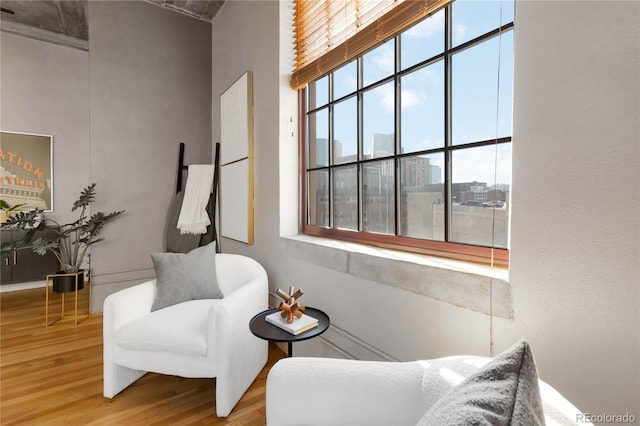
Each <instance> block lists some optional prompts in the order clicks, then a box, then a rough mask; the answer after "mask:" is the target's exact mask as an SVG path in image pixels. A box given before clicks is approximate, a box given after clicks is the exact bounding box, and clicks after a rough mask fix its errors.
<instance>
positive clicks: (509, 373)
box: [418, 340, 545, 426]
mask: <svg viewBox="0 0 640 426" xmlns="http://www.w3.org/2000/svg"><path fill="white" fill-rule="evenodd" d="M418 424H419V425H438V426H441V425H442V426H447V425H452V426H454V425H455V426H457V425H490V426H493V425H544V424H545V422H544V412H543V410H542V400H541V398H540V388H539V387H538V372H537V370H536V366H535V363H534V361H533V355H532V353H531V348H530V347H529V344H528V343H527V342H526V341H525V340H521V341H519V342H518V343H516V344H515V345H513V346H512V347H511V348H509V349H507V350H506V351H504V352H503V353H501V354H500V355H498V356H496V357H495V358H494V359H493V360H492V361H491V362H490V363H488V364H487V365H485V366H484V367H482V368H481V369H480V370H478V371H477V372H476V373H475V374H473V375H472V376H469V377H467V379H466V380H464V381H463V382H462V383H460V384H459V385H458V386H456V387H455V388H453V389H452V390H451V391H450V392H449V393H448V394H446V395H445V396H443V397H442V398H441V399H439V400H438V401H437V402H436V403H435V404H434V405H433V406H432V407H431V408H430V409H429V410H428V411H427V412H426V413H425V415H424V416H423V417H422V419H420V422H419V423H418Z"/></svg>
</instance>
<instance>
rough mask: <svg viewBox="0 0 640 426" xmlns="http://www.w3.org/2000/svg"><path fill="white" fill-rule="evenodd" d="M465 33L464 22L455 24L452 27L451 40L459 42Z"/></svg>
mask: <svg viewBox="0 0 640 426" xmlns="http://www.w3.org/2000/svg"><path fill="white" fill-rule="evenodd" d="M466 34H467V27H465V26H464V24H457V25H454V27H453V41H454V42H459V41H461V40H464V36H465V35H466Z"/></svg>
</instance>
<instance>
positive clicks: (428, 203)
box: [399, 154, 445, 241]
mask: <svg viewBox="0 0 640 426" xmlns="http://www.w3.org/2000/svg"><path fill="white" fill-rule="evenodd" d="M443 182H444V154H432V155H418V156H414V157H404V158H402V159H401V160H400V220H399V226H400V230H399V233H400V235H402V236H405V237H412V238H421V239H425V240H436V241H444V234H445V233H444V184H443Z"/></svg>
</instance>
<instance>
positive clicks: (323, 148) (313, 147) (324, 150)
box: [308, 108, 329, 168]
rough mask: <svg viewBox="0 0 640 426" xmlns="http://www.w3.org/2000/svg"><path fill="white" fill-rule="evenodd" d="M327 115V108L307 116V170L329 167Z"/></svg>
mask: <svg viewBox="0 0 640 426" xmlns="http://www.w3.org/2000/svg"><path fill="white" fill-rule="evenodd" d="M328 141H329V113H328V110H327V108H324V109H321V110H320V111H317V112H313V113H311V114H309V150H308V151H309V153H308V155H309V168H314V167H322V166H328V165H329V143H328Z"/></svg>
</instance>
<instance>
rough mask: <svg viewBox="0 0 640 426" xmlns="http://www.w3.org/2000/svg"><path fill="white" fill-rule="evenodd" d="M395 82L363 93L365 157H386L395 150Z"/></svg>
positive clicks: (363, 149)
mask: <svg viewBox="0 0 640 426" xmlns="http://www.w3.org/2000/svg"><path fill="white" fill-rule="evenodd" d="M394 93H395V91H394V89H393V82H391V83H387V84H384V85H382V86H378V87H376V88H375V89H372V90H368V91H366V92H365V93H364V95H363V98H362V99H363V101H362V102H363V108H362V144H363V146H362V153H363V158H365V159H366V158H374V157H386V156H389V155H393V153H394V152H395V148H394V147H395V141H394V137H395V130H394V121H395V120H394V116H395V113H394V110H395V100H394V97H395V94H394Z"/></svg>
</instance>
